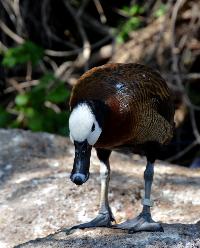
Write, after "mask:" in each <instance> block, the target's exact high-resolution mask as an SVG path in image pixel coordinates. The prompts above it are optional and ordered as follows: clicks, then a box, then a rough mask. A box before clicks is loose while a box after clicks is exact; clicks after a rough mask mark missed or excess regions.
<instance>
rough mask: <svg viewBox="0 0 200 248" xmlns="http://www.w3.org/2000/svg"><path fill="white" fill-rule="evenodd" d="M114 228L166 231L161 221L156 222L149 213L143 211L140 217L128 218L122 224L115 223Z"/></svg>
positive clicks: (132, 231)
mask: <svg viewBox="0 0 200 248" xmlns="http://www.w3.org/2000/svg"><path fill="white" fill-rule="evenodd" d="M113 228H117V229H124V230H129V233H134V232H141V231H147V232H164V230H163V228H162V226H161V224H160V223H157V222H155V221H154V220H153V219H152V218H151V214H149V213H141V214H140V215H139V216H138V217H136V218H134V219H131V220H127V221H125V222H123V223H121V224H118V225H114V226H113Z"/></svg>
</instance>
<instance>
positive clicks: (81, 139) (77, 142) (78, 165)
mask: <svg viewBox="0 0 200 248" xmlns="http://www.w3.org/2000/svg"><path fill="white" fill-rule="evenodd" d="M97 119H98V118H97V117H96V113H95V108H93V107H92V106H91V105H90V104H89V103H86V102H81V103H79V104H77V105H76V106H75V107H74V108H73V109H72V112H71V114H70V118H69V130H70V139H71V141H72V142H73V143H74V146H75V157H74V165H73V169H72V172H71V176H70V178H71V180H72V182H74V183H75V184H77V185H81V184H83V183H85V182H86V181H87V180H88V178H89V167H90V156H91V149H92V146H93V145H94V144H95V143H96V142H97V140H98V139H99V136H100V135H101V132H102V127H101V125H100V124H99V121H98V120H97Z"/></svg>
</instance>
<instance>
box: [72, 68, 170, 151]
mask: <svg viewBox="0 0 200 248" xmlns="http://www.w3.org/2000/svg"><path fill="white" fill-rule="evenodd" d="M83 100H101V101H103V102H104V103H105V104H107V105H108V106H109V108H110V110H111V111H110V114H109V115H108V116H107V118H106V120H105V125H104V128H103V132H102V135H101V136H100V139H99V141H98V142H97V144H96V146H97V147H114V146H120V145H125V144H133V145H134V144H143V143H145V142H148V141H157V142H159V143H161V144H165V143H167V142H169V140H170V139H171V137H172V134H173V125H174V124H173V123H174V122H173V115H174V109H173V104H172V99H171V94H170V91H169V88H168V87H167V85H166V83H165V81H164V80H163V79H162V77H161V76H160V75H159V74H158V73H157V72H155V71H153V70H152V69H150V68H148V67H146V66H144V65H139V64H106V65H104V66H100V67H96V68H93V69H91V70H89V71H88V72H86V73H85V74H83V76H82V77H81V78H80V79H79V80H78V82H77V84H76V85H75V87H74V89H73V91H72V95H71V99H70V106H71V108H72V109H73V107H74V106H75V105H76V104H77V103H78V102H79V101H83Z"/></svg>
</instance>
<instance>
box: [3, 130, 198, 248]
mask: <svg viewBox="0 0 200 248" xmlns="http://www.w3.org/2000/svg"><path fill="white" fill-rule="evenodd" d="M73 154H74V150H73V146H72V145H71V143H70V142H69V140H68V139H67V138H63V137H59V136H55V135H50V134H46V133H38V134H33V133H31V132H27V131H21V130H2V129H1V130H0V248H11V247H14V246H17V247H23V248H25V247H26V248H30V247H40V248H42V247H149V248H150V247H152V248H153V247H188V248H189V247H200V169H187V168H183V167H179V166H176V165H170V164H166V163H163V162H160V161H158V162H157V163H156V166H155V179H154V185H153V192H152V196H153V199H154V201H155V205H154V207H153V208H152V215H153V218H154V220H156V221H160V222H162V223H163V227H164V233H147V232H142V233H135V234H128V233H127V232H126V231H121V230H113V229H108V228H96V229H90V230H77V231H76V232H74V233H73V234H71V235H66V234H65V232H64V231H61V232H59V233H57V234H54V233H55V232H56V231H58V230H59V229H63V228H66V227H70V226H72V225H74V224H77V223H81V222H85V221H88V220H90V219H92V218H94V217H95V215H96V214H97V211H98V204H99V190H100V180H99V173H98V171H99V168H98V160H97V158H96V155H95V152H94V153H92V163H91V170H90V172H91V175H90V179H89V180H88V182H87V183H85V184H84V185H82V186H79V187H78V186H76V185H75V184H73V183H72V182H71V181H70V179H69V176H70V172H71V169H72V163H73ZM144 168H145V159H143V158H141V157H139V156H137V155H124V154H119V153H115V152H113V154H112V155H111V170H112V174H111V182H110V191H109V200H110V204H111V208H112V211H113V213H114V216H115V218H116V221H117V222H121V221H123V220H126V219H127V218H132V217H134V216H136V215H137V214H138V213H139V212H140V211H141V204H140V202H141V198H142V195H143V183H144V182H143V171H144ZM178 223H179V224H178ZM49 235H50V236H49ZM30 240H31V241H30ZM23 243H25V244H23ZM20 244H21V245H20Z"/></svg>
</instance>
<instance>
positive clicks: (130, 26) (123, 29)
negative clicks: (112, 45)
mask: <svg viewBox="0 0 200 248" xmlns="http://www.w3.org/2000/svg"><path fill="white" fill-rule="evenodd" d="M121 12H122V13H124V15H125V16H126V17H127V18H128V20H126V21H125V22H123V23H121V24H120V25H119V28H118V30H119V33H118V35H117V42H118V43H123V42H125V41H126V40H127V39H128V38H129V33H130V32H131V31H133V30H136V29H138V28H139V27H141V25H142V21H141V14H143V13H144V8H143V7H142V6H140V5H138V4H134V5H132V6H130V7H128V6H124V7H123V9H122V10H121Z"/></svg>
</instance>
